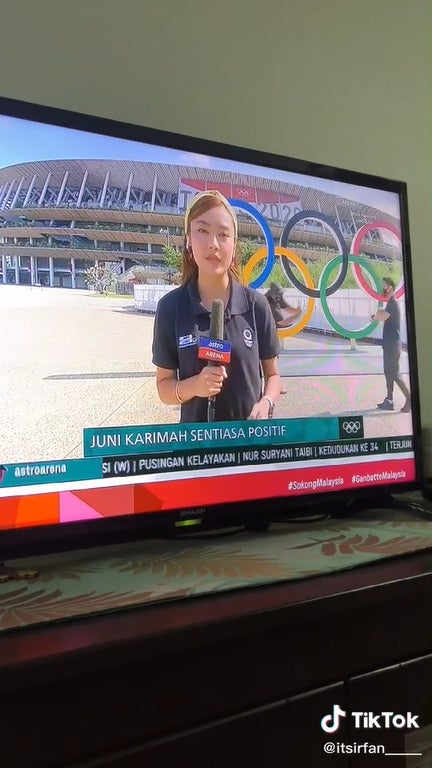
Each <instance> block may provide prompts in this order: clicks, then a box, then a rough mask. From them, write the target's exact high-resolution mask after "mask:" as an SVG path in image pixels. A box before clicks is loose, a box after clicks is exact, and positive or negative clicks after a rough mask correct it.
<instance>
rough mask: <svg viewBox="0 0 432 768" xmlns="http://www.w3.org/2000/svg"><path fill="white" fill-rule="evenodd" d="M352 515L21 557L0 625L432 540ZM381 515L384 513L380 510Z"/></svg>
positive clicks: (63, 616) (420, 528)
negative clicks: (33, 571) (27, 575)
mask: <svg viewBox="0 0 432 768" xmlns="http://www.w3.org/2000/svg"><path fill="white" fill-rule="evenodd" d="M377 517H379V519H373V517H371V516H361V517H360V516H359V517H358V518H357V519H350V520H325V521H321V522H315V523H304V524H284V525H278V526H273V527H272V528H271V529H270V530H269V531H268V532H267V533H263V534H251V533H244V532H240V533H237V534H235V535H230V536H224V537H220V536H219V537H218V536H208V537H207V538H190V539H183V540H149V541H142V542H134V543H131V544H126V545H125V544H122V545H116V546H109V547H102V548H98V549H91V550H89V549H86V550H80V551H75V552H69V553H63V554H56V555H49V556H45V557H39V558H32V559H31V560H20V561H15V562H14V563H12V562H11V563H9V564H8V565H15V566H16V565H19V566H20V567H26V566H31V567H34V568H37V569H38V571H39V576H38V577H37V578H36V579H35V580H32V581H24V582H23V581H9V582H6V583H4V584H0V630H1V631H10V630H17V629H20V628H24V627H28V626H31V625H33V626H35V625H38V624H44V623H47V622H54V621H56V622H57V621H64V620H68V619H73V618H77V617H83V616H87V615H89V614H92V615H95V614H100V613H106V612H110V611H119V610H125V609H130V608H132V607H134V606H135V607H136V606H143V605H145V604H154V603H156V602H161V601H167V600H182V599H185V598H193V597H196V596H201V595H209V594H213V593H217V592H219V593H220V592H224V591H228V590H233V589H239V588H250V587H257V586H262V585H266V584H271V583H276V582H282V581H291V580H295V579H305V578H312V577H316V576H320V575H323V574H327V573H334V572H337V571H343V570H346V569H350V568H355V567H358V566H362V565H365V564H367V563H373V562H375V561H377V560H382V559H384V558H390V557H397V556H401V555H406V554H408V553H413V552H417V551H421V550H426V549H432V523H431V522H428V521H425V520H419V519H415V517H414V516H413V515H412V514H411V515H405V519H400V515H399V519H394V515H391V516H390V515H389V513H387V519H385V518H384V516H383V515H382V514H380V515H379V516H378V515H377ZM383 518H384V519H383Z"/></svg>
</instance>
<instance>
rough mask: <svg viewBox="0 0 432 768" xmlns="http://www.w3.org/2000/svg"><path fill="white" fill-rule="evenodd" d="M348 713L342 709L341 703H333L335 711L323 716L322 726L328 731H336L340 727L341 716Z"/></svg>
mask: <svg viewBox="0 0 432 768" xmlns="http://www.w3.org/2000/svg"><path fill="white" fill-rule="evenodd" d="M346 716H347V713H346V712H345V710H344V709H341V707H340V706H339V704H333V712H332V713H331V714H330V715H324V717H322V718H321V728H322V729H323V731H325V732H326V733H336V731H337V730H338V728H339V722H340V719H341V717H346Z"/></svg>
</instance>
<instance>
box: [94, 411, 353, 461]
mask: <svg viewBox="0 0 432 768" xmlns="http://www.w3.org/2000/svg"><path fill="white" fill-rule="evenodd" d="M357 418H358V419H361V417H357ZM339 421H340V419H338V417H337V416H334V417H333V416H332V417H328V418H309V419H273V420H262V421H235V422H233V421H221V422H216V423H211V424H207V423H199V424H163V425H162V424H159V425H157V426H154V425H152V426H137V427H109V428H97V429H84V435H83V442H84V446H83V452H84V456H86V457H88V456H115V455H117V454H118V455H122V456H123V455H125V454H135V453H139V454H142V453H154V452H155V450H157V451H172V450H173V449H175V448H177V449H178V448H180V449H183V450H187V449H194V448H195V449H196V448H214V447H219V448H236V447H239V446H252V445H274V444H276V443H277V444H279V445H280V444H284V445H286V444H289V443H314V442H320V441H325V440H338V439H340V436H341V435H340V431H341V428H340V424H339Z"/></svg>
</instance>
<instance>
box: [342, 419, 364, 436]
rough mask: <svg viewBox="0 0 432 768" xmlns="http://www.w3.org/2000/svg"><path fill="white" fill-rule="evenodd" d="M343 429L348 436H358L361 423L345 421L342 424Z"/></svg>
mask: <svg viewBox="0 0 432 768" xmlns="http://www.w3.org/2000/svg"><path fill="white" fill-rule="evenodd" d="M342 429H343V430H344V432H346V433H347V434H348V435H356V434H357V432H358V431H359V430H360V429H361V423H360V422H359V421H344V422H343V423H342Z"/></svg>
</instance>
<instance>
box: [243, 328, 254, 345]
mask: <svg viewBox="0 0 432 768" xmlns="http://www.w3.org/2000/svg"><path fill="white" fill-rule="evenodd" d="M243 341H244V343H245V344H246V346H247V347H249V348H250V347H252V346H253V334H252V331H251V329H250V328H245V329H244V331H243Z"/></svg>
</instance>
